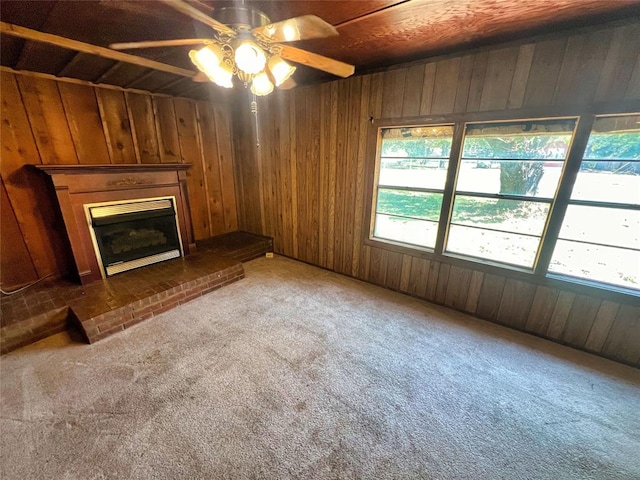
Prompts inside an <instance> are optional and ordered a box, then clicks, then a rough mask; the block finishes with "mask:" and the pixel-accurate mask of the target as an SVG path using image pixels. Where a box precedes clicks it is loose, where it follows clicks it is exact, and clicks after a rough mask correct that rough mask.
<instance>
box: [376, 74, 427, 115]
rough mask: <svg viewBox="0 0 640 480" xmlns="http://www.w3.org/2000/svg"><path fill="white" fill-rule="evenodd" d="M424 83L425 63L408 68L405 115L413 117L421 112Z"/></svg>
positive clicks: (403, 107) (404, 103) (403, 108)
mask: <svg viewBox="0 0 640 480" xmlns="http://www.w3.org/2000/svg"><path fill="white" fill-rule="evenodd" d="M367 78H368V77H367ZM423 84H424V65H414V66H413V67H410V68H408V69H407V76H406V81H405V86H404V99H403V103H402V116H403V117H413V116H417V115H419V114H420V102H421V101H422V86H423Z"/></svg>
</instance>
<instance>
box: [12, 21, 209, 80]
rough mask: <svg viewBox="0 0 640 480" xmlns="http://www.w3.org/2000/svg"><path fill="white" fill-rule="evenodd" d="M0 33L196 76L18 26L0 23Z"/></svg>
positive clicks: (182, 70)
mask: <svg viewBox="0 0 640 480" xmlns="http://www.w3.org/2000/svg"><path fill="white" fill-rule="evenodd" d="M0 33H2V34H4V35H11V36H14V37H19V38H24V39H25V40H33V41H36V42H43V43H48V44H51V45H55V46H57V47H61V48H66V49H69V50H75V51H77V52H83V53H89V54H91V55H98V56H99V57H103V58H108V59H110V60H116V61H119V62H125V63H130V64H132V65H138V66H140V67H145V68H151V69H153V70H159V71H161V72H167V73H173V74H174V75H180V76H182V77H193V76H194V75H195V74H196V72H194V71H192V70H187V69H186V68H180V67H175V66H173V65H168V64H166V63H161V62H156V61H155V60H149V59H147V58H143V57H138V56H136V55H130V54H128V53H122V52H118V51H116V50H111V49H109V48H105V47H100V46H98V45H92V44H90V43H84V42H79V41H77V40H72V39H70V38H66V37H61V36H58V35H53V34H51V33H44V32H39V31H37V30H32V29H30V28H25V27H20V26H18V25H12V24H10V23H6V22H0Z"/></svg>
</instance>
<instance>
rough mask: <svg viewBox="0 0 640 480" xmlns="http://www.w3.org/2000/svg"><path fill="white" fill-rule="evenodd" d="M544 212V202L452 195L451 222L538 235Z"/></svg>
mask: <svg viewBox="0 0 640 480" xmlns="http://www.w3.org/2000/svg"><path fill="white" fill-rule="evenodd" d="M548 212H549V204H546V203H538V202H526V201H519V200H503V199H500V200H497V199H493V198H479V197H469V196H456V199H455V201H454V205H453V215H452V217H451V223H456V224H463V225H470V226H476V227H486V228H487V229H491V230H503V231H507V232H512V233H525V234H529V235H537V236H540V235H542V231H543V230H544V226H545V223H546V221H547V213H548Z"/></svg>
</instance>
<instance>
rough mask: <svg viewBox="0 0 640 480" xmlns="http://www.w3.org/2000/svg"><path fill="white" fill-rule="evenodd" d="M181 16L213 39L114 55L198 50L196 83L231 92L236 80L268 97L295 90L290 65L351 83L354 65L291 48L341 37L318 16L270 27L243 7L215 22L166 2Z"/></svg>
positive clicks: (173, 0) (160, 43) (222, 12)
mask: <svg viewBox="0 0 640 480" xmlns="http://www.w3.org/2000/svg"><path fill="white" fill-rule="evenodd" d="M161 1H163V2H164V3H166V4H167V5H169V6H171V7H172V8H173V9H175V10H177V11H178V12H180V13H183V14H185V15H187V16H189V17H191V18H192V19H194V20H197V21H198V22H200V23H202V24H204V25H206V26H208V27H210V28H212V29H213V30H214V34H213V35H212V37H211V38H185V39H177V40H157V41H146V42H132V43H114V44H111V45H110V47H111V48H113V49H115V50H125V49H131V48H151V47H173V46H184V45H199V46H200V47H199V48H197V49H194V50H191V51H190V52H189V57H190V58H191V61H192V62H193V63H194V65H195V66H196V67H197V68H198V70H199V71H200V73H198V74H197V75H196V76H195V77H194V78H193V79H194V81H208V80H210V81H212V82H214V83H215V84H217V85H219V86H221V87H225V88H231V87H232V86H233V77H234V75H235V76H236V77H238V79H240V81H241V82H242V83H243V84H244V85H245V86H250V89H251V92H252V93H253V94H254V95H259V96H262V95H268V94H269V93H271V92H272V91H273V88H274V86H276V87H279V88H281V89H287V88H291V87H292V86H295V82H294V81H293V80H292V79H291V75H292V74H293V72H294V71H295V69H296V68H295V67H293V66H291V65H290V64H289V63H287V60H289V61H291V62H295V63H300V64H302V65H306V66H308V67H311V68H315V69H318V70H322V71H324V72H328V73H331V74H333V75H337V76H339V77H343V78H346V77H348V76H350V75H352V74H353V72H354V70H355V68H354V66H353V65H349V64H347V63H343V62H340V61H338V60H334V59H332V58H328V57H324V56H322V55H318V54H315V53H312V52H309V51H306V50H301V49H299V48H295V47H292V46H290V45H286V44H285V43H287V42H294V41H297V40H306V39H311V38H324V37H330V36H335V35H338V32H337V30H336V29H335V28H334V27H333V25H331V24H329V23H327V22H325V21H324V20H322V19H321V18H319V17H317V16H315V15H303V16H300V17H294V18H289V19H287V20H283V21H280V22H276V23H271V21H270V20H269V17H267V16H266V15H265V14H264V13H263V12H261V11H259V10H257V9H254V8H252V7H250V6H247V5H245V4H244V0H243V2H242V5H239V6H233V7H223V8H220V9H219V10H218V11H217V12H216V16H217V17H218V19H214V18H212V17H210V16H208V15H206V14H205V13H203V12H202V11H200V10H198V9H197V8H195V7H193V6H191V5H189V4H188V3H186V2H184V1H182V0H161Z"/></svg>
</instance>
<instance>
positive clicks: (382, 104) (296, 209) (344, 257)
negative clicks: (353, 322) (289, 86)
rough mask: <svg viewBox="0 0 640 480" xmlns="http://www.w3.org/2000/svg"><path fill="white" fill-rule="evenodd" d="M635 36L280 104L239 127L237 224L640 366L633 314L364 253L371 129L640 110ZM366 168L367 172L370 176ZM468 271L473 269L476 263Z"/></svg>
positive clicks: (354, 272) (375, 278) (438, 265)
mask: <svg viewBox="0 0 640 480" xmlns="http://www.w3.org/2000/svg"><path fill="white" fill-rule="evenodd" d="M639 58H640V25H639V24H630V25H626V26H617V27H601V28H598V29H593V30H591V31H589V32H586V33H585V32H581V33H574V34H567V35H565V36H560V35H558V36H555V37H553V38H544V39H541V40H532V41H531V43H524V44H519V45H515V46H511V45H508V46H497V47H495V48H492V49H485V50H481V51H477V52H475V53H467V54H462V55H458V56H454V57H448V58H443V59H439V60H437V61H432V62H428V61H427V62H425V63H423V64H417V65H412V66H408V67H405V68H396V69H392V70H388V71H385V72H383V73H375V74H370V75H364V76H357V77H353V78H349V79H345V80H339V81H334V82H331V83H325V84H322V85H316V86H308V87H302V88H297V89H295V90H291V91H286V92H282V91H281V92H277V93H274V94H272V95H270V96H269V97H266V98H265V99H260V101H259V109H260V113H259V134H260V138H261V144H262V147H261V148H259V149H256V148H255V127H254V124H253V118H252V116H251V114H250V113H248V106H247V108H243V107H242V106H238V108H237V109H236V111H237V112H238V114H237V115H236V117H235V120H234V121H235V130H234V132H235V140H236V173H237V178H238V179H239V181H238V195H239V205H241V208H240V210H239V225H240V228H241V229H243V230H248V231H251V232H255V233H260V234H264V235H269V236H273V237H274V246H275V250H276V252H278V253H282V254H284V255H287V256H290V257H293V258H296V259H300V260H302V261H305V262H309V263H311V264H314V265H319V266H321V267H324V268H328V269H330V270H334V271H336V272H340V273H343V274H346V275H350V276H353V277H355V278H359V279H362V280H366V281H369V282H372V283H374V284H377V285H381V286H384V287H387V288H390V289H393V290H398V291H401V292H406V293H409V294H411V295H414V296H416V297H420V298H424V299H427V300H429V301H432V302H435V303H438V304H442V305H446V306H449V307H452V308H455V309H457V310H461V311H464V312H468V313H470V314H473V315H476V316H478V317H480V318H483V319H487V320H491V321H494V322H498V323H501V324H505V325H508V326H511V327H514V328H517V329H521V330H524V331H528V332H533V333H535V334H538V335H542V336H545V337H548V338H551V339H554V340H556V341H559V342H563V343H567V344H570V345H573V346H576V347H579V348H583V349H586V350H589V351H592V352H597V353H600V354H602V355H605V356H607V357H610V358H614V359H617V360H620V361H623V362H627V363H631V364H635V365H638V364H639V363H640V308H639V307H638V306H637V305H638V302H637V299H629V303H630V304H631V303H633V301H635V305H626V304H619V303H615V302H611V301H608V300H604V299H602V298H598V297H593V296H589V297H586V296H583V295H577V294H575V293H573V292H571V291H569V290H567V291H563V290H561V289H558V288H551V287H547V286H538V285H535V284H533V283H528V282H526V281H522V280H520V279H516V278H510V277H509V273H508V271H506V270H505V271H504V275H494V274H489V273H485V272H483V271H482V269H481V268H477V269H475V268H472V267H471V268H463V267H460V266H457V265H450V264H448V263H446V261H436V260H434V259H427V258H420V257H418V256H412V255H406V254H402V253H397V252H395V251H392V250H390V249H389V250H388V249H384V248H376V247H370V246H367V245H366V244H364V243H363V240H362V238H363V237H362V234H363V230H366V229H367V226H366V225H364V224H363V218H364V213H365V210H366V209H368V208H370V206H369V205H366V204H365V196H366V192H365V188H366V187H365V183H366V182H365V176H366V174H367V172H368V171H370V166H371V162H373V156H374V152H370V151H369V152H367V132H368V128H369V127H368V125H369V121H370V119H372V118H373V119H377V118H394V117H398V118H401V117H409V116H417V115H428V114H436V113H439V114H445V113H457V112H478V111H490V110H493V111H500V110H508V109H518V108H525V107H545V106H549V107H552V106H553V107H557V106H561V105H578V104H588V103H592V102H607V101H621V100H625V99H639V98H640V93H639V92H640V83H639V82H640V61H639ZM367 164H369V169H367ZM470 265H473V264H470Z"/></svg>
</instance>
